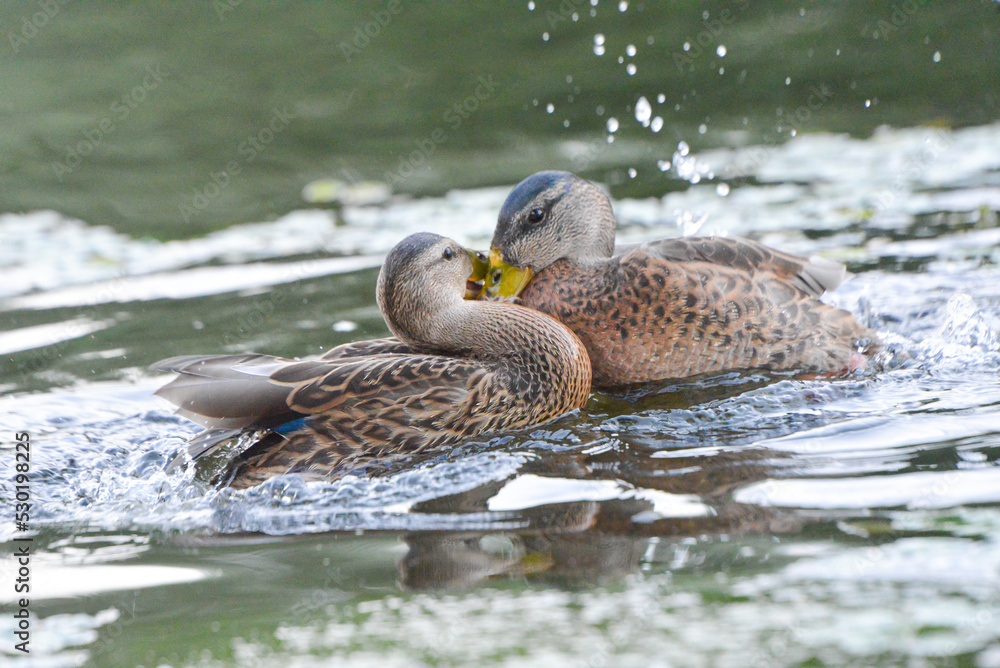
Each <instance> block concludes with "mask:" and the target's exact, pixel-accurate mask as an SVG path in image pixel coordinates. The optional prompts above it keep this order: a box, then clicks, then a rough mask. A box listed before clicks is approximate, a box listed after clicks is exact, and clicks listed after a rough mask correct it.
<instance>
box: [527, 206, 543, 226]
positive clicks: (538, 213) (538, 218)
mask: <svg viewBox="0 0 1000 668" xmlns="http://www.w3.org/2000/svg"><path fill="white" fill-rule="evenodd" d="M542 218H545V209H532V210H531V211H529V212H528V222H529V223H540V222H542Z"/></svg>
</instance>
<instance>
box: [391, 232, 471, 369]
mask: <svg viewBox="0 0 1000 668" xmlns="http://www.w3.org/2000/svg"><path fill="white" fill-rule="evenodd" d="M487 267H488V265H487V261H486V257H485V256H484V255H483V254H482V253H479V252H476V251H472V250H469V249H467V248H463V247H462V246H460V245H458V244H457V243H456V242H454V241H452V240H451V239H446V238H444V237H441V236H438V235H436V234H431V233H429V232H419V233H417V234H412V235H410V236H409V237H407V238H406V239H404V240H403V241H401V242H400V243H399V244H397V246H396V247H395V248H393V249H392V252H390V253H389V255H388V256H387V257H386V259H385V264H383V266H382V270H381V271H380V272H379V275H378V283H377V285H376V288H375V299H376V301H377V302H378V306H379V309H380V310H381V311H382V317H383V318H384V319H385V323H386V325H388V327H389V329H390V330H392V333H393V334H395V335H396V336H397V337H399V338H400V339H402V340H403V341H405V342H406V343H408V344H410V345H411V346H413V347H415V348H418V349H434V350H456V349H464V346H463V345H456V342H455V336H454V329H455V327H456V326H458V328H459V329H462V327H461V323H462V322H463V321H464V318H462V316H461V313H463V312H464V311H463V305H462V302H463V301H464V300H466V299H475V297H476V296H477V294H478V293H479V291H480V289H481V286H480V283H481V282H482V281H483V279H484V278H485V276H486V270H487Z"/></svg>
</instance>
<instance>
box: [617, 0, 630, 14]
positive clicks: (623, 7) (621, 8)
mask: <svg viewBox="0 0 1000 668" xmlns="http://www.w3.org/2000/svg"><path fill="white" fill-rule="evenodd" d="M626 9H628V2H626V0H622V1H621V2H619V3H618V11H620V12H624V11H625V10H626Z"/></svg>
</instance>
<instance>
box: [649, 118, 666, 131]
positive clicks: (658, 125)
mask: <svg viewBox="0 0 1000 668" xmlns="http://www.w3.org/2000/svg"><path fill="white" fill-rule="evenodd" d="M649 129H650V130H652V131H653V132H659V131H660V130H662V129H663V119H662V118H660V117H659V116H657V117H656V118H654V119H653V122H652V123H650V124H649Z"/></svg>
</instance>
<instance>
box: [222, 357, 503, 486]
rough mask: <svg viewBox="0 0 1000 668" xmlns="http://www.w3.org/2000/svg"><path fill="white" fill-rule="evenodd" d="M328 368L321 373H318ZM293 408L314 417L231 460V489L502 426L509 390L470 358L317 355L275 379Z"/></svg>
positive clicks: (323, 471)
mask: <svg viewBox="0 0 1000 668" xmlns="http://www.w3.org/2000/svg"><path fill="white" fill-rule="evenodd" d="M324 370H325V373H322V372H323V371H324ZM272 381H273V382H276V383H281V384H284V385H287V387H289V388H290V389H291V391H290V393H289V396H288V404H289V406H290V408H292V409H293V410H295V411H296V412H299V413H303V414H308V415H312V416H313V417H311V418H310V419H309V420H308V421H305V422H304V424H303V425H302V426H301V428H300V429H298V430H297V431H295V432H294V433H291V434H288V436H287V438H284V439H280V440H279V439H271V440H270V441H267V442H265V441H261V442H260V443H259V444H257V445H254V446H253V447H251V448H250V449H248V450H247V451H246V452H245V453H243V455H241V457H240V458H239V459H238V460H236V461H234V462H233V465H232V466H231V467H230V473H229V475H228V476H227V478H228V484H230V485H231V486H233V487H236V488H242V487H249V486H252V485H256V484H258V483H260V482H262V481H263V480H266V479H267V478H269V477H271V476H272V475H278V474H283V473H291V472H295V473H299V474H301V475H304V476H306V477H309V478H312V477H318V478H326V477H329V475H330V474H331V473H333V472H335V471H338V470H343V469H345V465H346V464H345V460H346V461H347V462H354V463H355V464H358V463H361V462H365V461H372V460H374V459H379V460H381V459H383V458H386V457H389V456H390V455H392V454H394V453H416V452H420V451H422V450H425V449H428V448H433V447H437V446H441V445H446V444H448V443H454V442H457V441H459V440H461V439H462V438H466V437H471V436H474V435H476V434H479V433H481V432H484V431H487V430H494V429H501V428H503V427H504V426H507V424H506V421H505V416H506V415H507V413H508V409H509V407H510V398H511V397H510V394H509V392H505V391H503V389H502V387H501V386H500V383H499V382H498V379H497V377H496V373H495V372H493V371H492V370H491V369H490V368H489V367H488V366H486V365H483V364H480V363H477V362H475V361H474V360H462V359H458V358H449V357H442V356H436V355H400V354H387V355H375V356H371V357H360V358H354V359H351V360H345V361H343V362H340V363H336V364H330V363H326V366H325V369H324V363H323V362H322V361H319V360H317V361H316V362H311V363H302V364H299V365H294V366H289V367H286V368H284V369H282V370H280V371H279V372H278V373H276V374H274V375H273V376H272Z"/></svg>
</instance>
